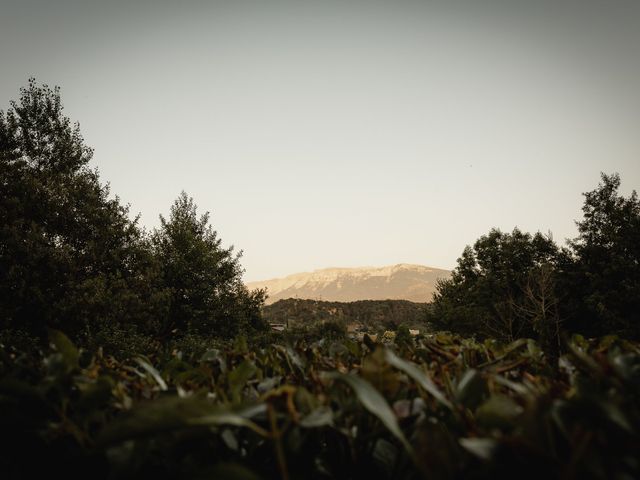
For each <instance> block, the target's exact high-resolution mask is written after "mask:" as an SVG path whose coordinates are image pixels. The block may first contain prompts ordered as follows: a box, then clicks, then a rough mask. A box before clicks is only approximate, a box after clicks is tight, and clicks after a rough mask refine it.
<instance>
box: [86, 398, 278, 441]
mask: <svg viewBox="0 0 640 480" xmlns="http://www.w3.org/2000/svg"><path fill="white" fill-rule="evenodd" d="M265 411H266V406H264V405H254V406H249V407H246V406H245V407H242V408H236V409H228V408H222V407H218V406H214V405H211V404H210V403H209V402H207V401H205V400H204V399H200V398H179V397H169V398H160V399H157V400H153V401H150V402H146V403H144V404H141V405H139V406H138V407H137V408H135V409H134V410H133V411H132V412H130V414H129V415H126V416H123V417H121V418H120V419H117V420H115V421H114V422H113V423H112V424H110V425H109V426H108V427H106V428H105V430H104V431H103V432H102V434H101V435H100V437H99V439H98V443H99V444H100V445H110V444H114V443H118V442H122V441H125V440H131V439H134V438H139V437H147V436H152V435H157V434H160V433H164V432H170V431H174V430H180V429H187V428H195V427H215V426H222V425H232V426H236V427H246V428H250V429H251V430H253V431H255V432H257V433H259V434H260V435H264V436H267V435H268V433H267V432H265V430H264V429H262V428H261V427H260V426H258V425H257V424H256V423H254V422H253V421H251V420H250V419H251V418H252V417H254V416H256V415H259V414H264V412H265Z"/></svg>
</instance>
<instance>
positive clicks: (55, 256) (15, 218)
mask: <svg viewBox="0 0 640 480" xmlns="http://www.w3.org/2000/svg"><path fill="white" fill-rule="evenodd" d="M10 105H11V106H10V108H9V109H8V110H7V111H6V112H2V111H0V322H1V323H2V325H3V326H5V327H19V328H24V329H28V330H30V331H32V332H37V333H42V332H43V330H44V327H46V326H56V327H58V328H63V329H65V330H67V331H74V332H76V331H79V330H80V329H82V328H84V327H85V326H86V325H87V324H96V323H100V322H113V321H131V322H143V321H144V322H147V321H150V319H152V318H154V316H155V311H154V308H153V306H154V305H160V304H161V303H162V302H158V301H156V300H157V299H156V294H157V290H156V289H155V288H153V286H152V282H150V280H149V279H150V278H151V277H153V271H154V262H153V259H152V257H151V255H150V250H149V248H148V247H146V246H145V244H144V240H143V236H142V234H141V232H140V230H139V229H138V227H137V225H136V222H135V221H131V220H130V219H129V216H128V209H127V207H125V206H122V205H121V204H120V202H119V200H118V199H117V198H115V199H112V198H109V189H108V187H107V186H104V185H101V184H100V181H99V177H98V173H97V172H96V171H95V170H92V169H90V168H89V166H88V163H89V161H90V160H91V157H92V154H93V151H92V150H91V148H89V147H87V146H86V145H85V144H84V140H83V138H82V135H81V134H80V128H79V125H78V124H75V125H72V124H71V122H70V120H69V119H68V118H67V117H65V116H64V114H63V107H62V102H61V99H60V91H59V89H58V88H55V89H53V90H52V89H50V88H49V87H47V86H46V85H43V86H38V85H37V84H36V82H35V80H33V79H31V80H30V81H29V85H28V86H27V87H26V88H22V89H21V90H20V100H19V101H18V102H15V101H14V102H11V104H10ZM159 310H161V307H159Z"/></svg>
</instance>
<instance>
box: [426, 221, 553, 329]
mask: <svg viewBox="0 0 640 480" xmlns="http://www.w3.org/2000/svg"><path fill="white" fill-rule="evenodd" d="M558 257H559V251H558V248H557V246H556V244H555V243H554V242H553V240H552V239H551V237H550V236H544V235H542V234H541V233H539V232H538V233H536V234H534V235H531V234H529V233H524V232H521V231H520V230H519V229H517V228H515V229H514V230H513V232H511V233H503V232H501V231H500V230H498V229H492V230H491V231H490V232H489V233H488V234H487V235H483V236H482V237H480V238H479V239H478V240H477V241H476V242H475V243H474V245H473V247H470V246H467V247H466V248H465V249H464V251H463V252H462V256H461V257H460V258H459V259H458V265H457V267H456V268H455V269H454V270H453V272H452V275H451V278H450V279H447V280H443V281H440V282H438V284H437V287H436V293H435V295H434V302H433V307H434V308H433V313H432V319H433V321H434V322H435V324H436V326H438V327H440V328H446V329H450V330H454V331H459V332H461V333H467V334H469V333H477V334H480V335H489V336H494V337H498V338H502V339H505V340H512V339H513V338H515V337H518V336H523V335H535V334H536V326H535V323H534V322H533V320H532V319H531V318H528V317H527V315H526V314H525V312H526V310H524V305H525V304H526V302H527V298H529V295H528V294H527V292H528V291H529V290H530V288H529V287H528V285H529V286H530V285H531V284H532V283H533V282H532V280H531V277H532V276H533V275H535V274H536V272H538V271H540V270H542V269H546V268H547V266H549V265H555V264H556V263H557V261H558ZM547 294H548V292H547Z"/></svg>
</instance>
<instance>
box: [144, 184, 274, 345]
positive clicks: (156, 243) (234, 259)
mask: <svg viewBox="0 0 640 480" xmlns="http://www.w3.org/2000/svg"><path fill="white" fill-rule="evenodd" d="M196 210H197V207H196V205H195V204H194V202H193V199H192V198H190V197H188V196H187V194H186V193H185V192H182V193H181V194H180V196H179V197H178V199H177V200H176V201H175V203H174V204H173V206H172V207H171V214H170V216H169V219H168V220H167V219H165V218H163V217H162V216H161V217H160V221H161V224H162V225H161V227H160V229H159V230H156V231H155V233H154V235H153V240H152V242H153V248H154V252H155V254H156V256H157V258H158V260H159V262H160V264H161V265H162V280H163V285H165V286H166V287H167V288H169V290H170V292H171V300H170V307H169V315H168V317H167V321H166V322H165V323H164V325H163V326H162V329H163V333H164V334H168V333H169V332H171V331H172V330H177V331H179V332H199V333H206V334H216V335H219V336H226V337H229V336H233V335H235V334H237V333H238V332H240V331H243V330H246V329H247V328H258V327H261V326H262V322H261V316H260V307H261V306H262V303H263V302H264V292H262V291H260V290H256V291H253V292H249V291H248V290H247V288H246V287H245V286H244V284H243V283H242V273H243V270H242V268H241V266H240V262H239V259H240V254H238V255H233V247H231V248H228V249H225V248H222V247H221V245H220V244H221V240H220V239H219V238H218V236H217V233H216V232H215V231H214V230H213V228H212V227H211V226H210V225H209V214H208V213H205V214H204V215H202V216H200V218H198V215H197V211H196Z"/></svg>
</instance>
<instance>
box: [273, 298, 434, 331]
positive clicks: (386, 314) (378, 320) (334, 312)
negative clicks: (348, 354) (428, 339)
mask: <svg viewBox="0 0 640 480" xmlns="http://www.w3.org/2000/svg"><path fill="white" fill-rule="evenodd" d="M428 308H429V305H428V304H426V303H414V302H409V301H407V300H360V301H357V302H347V303H343V302H321V301H318V300H300V299H295V298H290V299H287V300H279V301H277V302H276V303H273V304H271V305H267V306H265V307H264V310H263V316H264V319H265V320H266V321H268V322H269V323H283V324H288V325H289V327H297V326H301V325H312V324H315V323H317V322H326V321H339V322H342V323H344V324H346V325H352V324H357V325H360V326H364V327H366V328H368V329H371V330H375V329H378V328H384V329H395V328H396V327H397V326H398V325H400V324H406V325H407V326H409V327H410V328H420V329H423V328H425V326H426V323H427V320H426V318H427V309H428Z"/></svg>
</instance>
